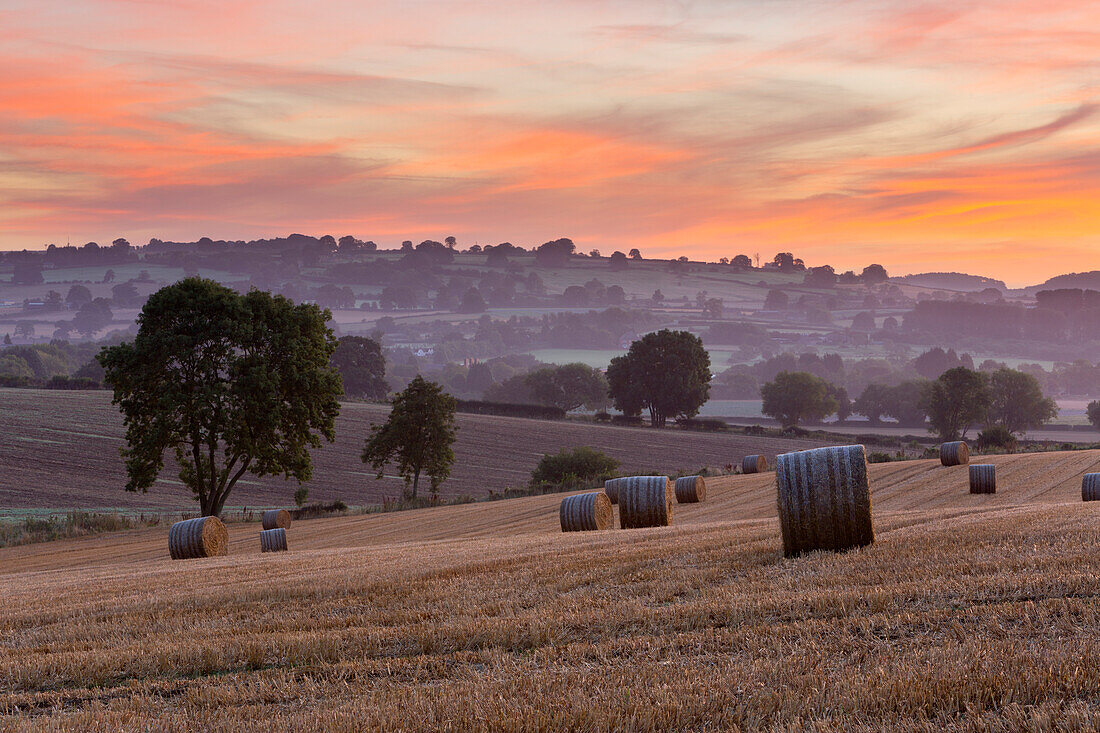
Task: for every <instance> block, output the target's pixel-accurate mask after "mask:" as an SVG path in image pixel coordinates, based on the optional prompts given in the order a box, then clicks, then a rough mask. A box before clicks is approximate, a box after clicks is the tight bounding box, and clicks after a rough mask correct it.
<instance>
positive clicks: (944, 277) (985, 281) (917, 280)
mask: <svg viewBox="0 0 1100 733" xmlns="http://www.w3.org/2000/svg"><path fill="white" fill-rule="evenodd" d="M890 279H891V280H894V281H900V282H903V283H905V284H906V285H916V286H918V287H922V288H937V289H939V290H956V291H959V292H964V293H976V292H978V291H980V290H985V289H986V288H997V289H998V290H1000V291H1001V292H1002V293H1003V292H1004V291H1006V290H1008V286H1007V285H1005V284H1004V281H1002V280H994V279H993V278H991V277H982V276H981V275H967V274H965V273H962V272H922V273H918V274H915V275H904V276H902V277H894V278H890Z"/></svg>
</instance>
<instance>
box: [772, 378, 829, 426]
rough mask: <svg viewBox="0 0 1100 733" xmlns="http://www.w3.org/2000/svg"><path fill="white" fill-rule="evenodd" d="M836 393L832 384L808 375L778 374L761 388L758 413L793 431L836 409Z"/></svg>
mask: <svg viewBox="0 0 1100 733" xmlns="http://www.w3.org/2000/svg"><path fill="white" fill-rule="evenodd" d="M835 392H836V389H835V388H834V387H833V386H832V385H831V384H829V383H828V382H826V381H825V380H824V379H822V378H821V377H817V376H814V375H813V374H810V373H809V372H779V374H777V375H775V379H774V380H773V381H771V382H768V383H767V384H765V385H764V386H763V387H761V388H760V396H761V397H762V398H763V400H764V403H763V405H762V406H761V408H760V411H761V412H762V413H763V414H765V415H767V416H768V417H774V418H775V419H776V420H778V421H779V424H780V425H782V426H783V427H785V428H792V427H795V426H797V425H798V424H799V423H800V422H804V421H806V420H821V419H822V418H825V417H826V416H828V415H831V414H832V413H834V412H835V411H836V409H837V407H838V402H837V400H836V397H835V396H834V394H835ZM845 396H846V395H845Z"/></svg>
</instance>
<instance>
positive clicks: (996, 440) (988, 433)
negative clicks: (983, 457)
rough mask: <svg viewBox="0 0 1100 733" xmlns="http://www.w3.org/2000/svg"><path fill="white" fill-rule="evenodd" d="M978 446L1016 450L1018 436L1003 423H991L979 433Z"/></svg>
mask: <svg viewBox="0 0 1100 733" xmlns="http://www.w3.org/2000/svg"><path fill="white" fill-rule="evenodd" d="M978 448H979V449H980V450H986V449H987V448H1003V449H1005V450H1010V451H1011V450H1016V436H1014V435H1013V434H1012V433H1010V432H1009V431H1008V428H1006V427H1004V426H1003V425H991V426H989V427H988V428H986V429H985V430H983V431H982V432H980V433H978Z"/></svg>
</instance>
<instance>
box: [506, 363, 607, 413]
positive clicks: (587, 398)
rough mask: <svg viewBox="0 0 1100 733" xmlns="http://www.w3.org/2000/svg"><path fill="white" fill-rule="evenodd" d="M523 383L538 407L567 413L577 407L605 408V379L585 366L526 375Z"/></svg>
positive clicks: (555, 367)
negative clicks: (557, 409)
mask: <svg viewBox="0 0 1100 733" xmlns="http://www.w3.org/2000/svg"><path fill="white" fill-rule="evenodd" d="M524 381H525V382H526V384H527V387H528V388H529V389H530V390H531V394H532V396H533V397H534V398H535V400H536V401H537V402H538V403H539V404H540V405H549V406H551V407H560V408H561V409H563V410H565V411H566V412H569V411H570V410H576V409H577V408H579V407H588V408H589V409H593V410H596V409H600V408H602V407H604V406H606V405H607V403H608V401H609V400H608V397H607V379H606V378H605V377H604V375H603V374H601V373H600V371H599V370H598V369H593V368H592V367H590V366H588V365H587V364H580V363H574V364H563V365H561V366H549V367H543V368H541V369H536V370H535V371H533V372H529V373H528V374H527V375H526V376H525V377H524Z"/></svg>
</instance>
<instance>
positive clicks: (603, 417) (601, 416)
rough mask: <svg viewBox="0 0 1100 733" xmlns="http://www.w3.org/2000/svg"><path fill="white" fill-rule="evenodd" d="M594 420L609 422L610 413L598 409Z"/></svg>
mask: <svg viewBox="0 0 1100 733" xmlns="http://www.w3.org/2000/svg"><path fill="white" fill-rule="evenodd" d="M595 418H596V422H611V413H608V412H604V411H603V410H600V411H599V412H597V413H596V414H595Z"/></svg>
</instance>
